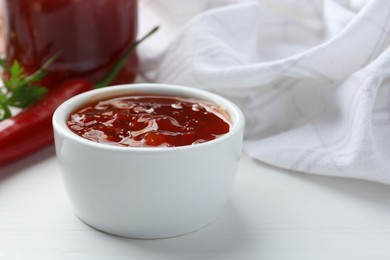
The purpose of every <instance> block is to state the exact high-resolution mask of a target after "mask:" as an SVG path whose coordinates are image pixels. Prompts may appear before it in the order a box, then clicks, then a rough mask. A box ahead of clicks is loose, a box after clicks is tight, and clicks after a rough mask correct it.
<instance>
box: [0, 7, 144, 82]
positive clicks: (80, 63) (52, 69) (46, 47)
mask: <svg viewBox="0 0 390 260" xmlns="http://www.w3.org/2000/svg"><path fill="white" fill-rule="evenodd" d="M5 15H6V26H7V27H6V28H7V39H6V46H7V47H6V57H7V61H8V62H9V63H11V62H13V60H18V61H19V62H20V63H21V65H22V66H23V67H24V68H25V69H26V71H27V72H30V73H31V72H33V71H36V70H37V69H38V68H39V67H40V66H41V65H42V64H43V63H44V62H45V61H47V60H48V59H49V58H51V57H53V56H54V55H55V54H57V53H58V54H59V56H58V58H57V59H56V60H55V61H54V62H53V63H52V64H51V65H50V66H49V68H48V69H47V71H48V75H47V76H46V77H45V78H44V80H43V82H42V84H43V85H44V86H45V87H48V88H53V87H55V86H56V85H58V83H59V82H61V81H64V80H66V79H69V78H74V77H82V78H84V79H86V80H89V81H90V82H92V83H96V82H99V81H100V80H101V79H102V78H103V77H104V75H105V74H106V73H107V72H108V71H109V70H110V69H111V68H112V67H113V65H114V64H115V63H116V61H117V60H118V59H119V57H120V56H121V55H122V54H123V53H124V51H125V50H126V48H127V47H128V46H130V45H131V44H132V43H133V42H134V41H135V39H136V35H137V15H138V11H137V0H5ZM137 67H138V62H137V56H136V54H135V53H134V55H133V56H132V57H131V58H129V61H128V62H127V64H126V66H125V67H124V69H123V70H122V71H121V73H120V74H119V75H118V77H117V78H116V79H115V81H114V82H113V84H121V83H129V82H132V81H133V80H134V78H135V76H136V73H137Z"/></svg>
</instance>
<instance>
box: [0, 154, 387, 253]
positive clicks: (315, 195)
mask: <svg viewBox="0 0 390 260" xmlns="http://www.w3.org/2000/svg"><path fill="white" fill-rule="evenodd" d="M0 176H1V177H0V260H15V259H18V260H19V259H20V260H22V259H23V260H35V259H37V260H46V259H47V260H49V259H50V260H56V259H63V260H65V259H66V260H68V259H72V260H73V259H74V260H103V259H110V260H125V259H126V260H128V259H137V260H151V259H153V260H154V259H155V260H164V259H169V260H172V259H223V260H229V259H243V260H252V259H253V260H259V259H266V260H295V259H296V260H305V259H310V260H323V259H332V260H335V259H340V260H349V259H351V260H360V259H361V260H363V259H364V260H379V259H383V260H389V259H390V186H386V185H382V184H376V183H370V182H365V181H359V180H351V179H341V178H331V177H322V176H313V175H307V174H302V173H294V172H288V171H284V170H280V169H277V168H274V167H271V166H267V165H264V164H262V163H259V162H257V161H253V160H251V159H249V158H248V157H246V156H244V157H243V158H242V161H241V163H240V168H239V173H238V177H237V181H236V184H235V188H234V191H233V194H232V199H231V202H230V203H229V204H228V205H227V207H226V209H225V211H224V212H223V214H222V215H221V216H220V217H219V218H218V219H217V220H216V221H215V222H213V223H212V224H210V225H209V226H207V227H205V228H203V229H201V230H199V231H197V232H194V233H191V234H188V235H184V236H180V237H176V238H169V239H158V240H136V239H127V238H121V237H116V236H112V235H108V234H105V233H102V232H100V231H97V230H95V229H93V228H91V227H89V226H87V225H86V224H84V223H83V222H81V221H80V220H79V219H78V218H77V217H76V216H75V215H74V214H73V212H72V208H71V205H70V203H69V201H68V198H67V195H66V194H65V191H64V188H63V185H62V180H61V176H60V173H59V169H58V166H57V162H56V159H55V155H54V149H53V148H52V147H50V148H47V149H45V150H43V151H41V152H39V153H37V154H34V155H33V156H31V157H29V158H26V159H24V160H22V161H20V162H17V163H14V164H12V165H9V166H6V167H1V168H0Z"/></svg>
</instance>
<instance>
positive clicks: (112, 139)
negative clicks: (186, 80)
mask: <svg viewBox="0 0 390 260" xmlns="http://www.w3.org/2000/svg"><path fill="white" fill-rule="evenodd" d="M67 125H68V127H69V128H70V130H71V131H72V132H74V133H75V134H77V135H79V136H81V137H83V138H86V139H88V140H91V141H94V142H98V143H105V144H111V145H117V146H129V147H176V146H185V145H193V144H198V143H204V142H207V141H210V140H214V139H216V138H218V137H220V136H223V135H224V134H226V133H228V132H229V129H230V125H231V123H230V117H229V115H228V113H227V112H226V111H225V110H223V109H222V108H220V107H219V106H217V105H214V104H211V103H208V102H205V101H202V100H196V99H193V98H185V97H174V96H160V95H134V96H122V97H115V98H111V99H108V100H102V101H99V102H96V103H93V104H89V105H86V106H85V107H83V108H81V109H78V110H77V111H74V112H72V113H71V114H70V116H69V118H68V122H67Z"/></svg>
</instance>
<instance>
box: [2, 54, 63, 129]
mask: <svg viewBox="0 0 390 260" xmlns="http://www.w3.org/2000/svg"><path fill="white" fill-rule="evenodd" d="M57 57H58V54H57V55H54V56H53V57H52V58H50V59H49V60H48V61H46V62H45V63H44V64H43V65H42V66H41V68H39V69H38V70H37V71H35V72H34V73H33V74H30V75H28V74H27V73H26V71H25V69H24V68H23V67H22V66H21V65H20V63H19V62H18V61H17V60H15V61H13V63H12V65H11V66H10V67H9V66H8V65H7V62H6V61H5V60H0V66H1V67H2V68H3V69H4V70H5V71H6V72H7V73H8V74H9V77H8V78H7V79H5V80H4V81H3V83H4V87H3V88H1V89H0V121H2V120H4V119H7V118H9V117H11V116H12V113H11V107H17V108H22V109H24V108H26V107H28V106H30V105H32V104H34V103H35V102H37V101H38V100H40V99H41V98H42V96H43V95H44V94H45V93H46V92H47V89H46V88H44V87H42V86H40V81H41V80H42V78H43V77H44V76H45V75H46V69H47V67H48V66H49V65H50V64H51V63H52V62H53V61H54V60H55V59H56V58H57Z"/></svg>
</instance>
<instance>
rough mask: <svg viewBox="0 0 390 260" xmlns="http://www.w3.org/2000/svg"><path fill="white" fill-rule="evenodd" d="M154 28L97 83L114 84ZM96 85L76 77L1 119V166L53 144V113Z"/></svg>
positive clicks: (103, 84)
mask: <svg viewBox="0 0 390 260" xmlns="http://www.w3.org/2000/svg"><path fill="white" fill-rule="evenodd" d="M157 29H158V27H156V28H154V29H152V30H151V31H150V32H149V33H148V34H147V35H145V36H144V37H142V38H141V39H140V40H138V41H136V42H135V43H134V44H132V46H130V47H129V48H128V50H127V51H126V52H125V54H124V55H123V56H122V57H121V58H120V60H119V61H118V63H117V64H116V65H115V66H114V68H113V70H112V71H111V72H110V73H108V74H107V76H106V77H105V78H104V79H103V80H102V81H101V83H99V84H97V85H96V87H104V86H107V85H109V84H110V83H111V81H112V80H113V79H114V78H115V76H116V75H117V74H118V73H119V71H120V69H121V66H123V65H124V64H125V62H126V60H127V58H128V57H129V56H130V54H131V52H132V51H133V50H134V49H135V47H136V46H137V45H138V44H139V43H141V42H142V41H143V40H145V39H146V38H147V37H149V36H150V35H151V34H153V33H154V32H156V31H157ZM94 88H95V86H94V85H92V84H91V83H90V82H88V81H85V80H84V79H72V80H69V81H66V82H64V83H62V84H60V85H59V86H58V87H57V88H55V89H53V90H52V91H50V92H49V93H47V95H46V96H44V97H43V98H42V99H41V100H39V101H38V102H37V103H35V104H34V105H32V106H30V107H28V108H27V109H25V110H23V111H22V112H20V113H19V114H17V115H16V116H13V117H11V118H8V119H5V120H3V121H1V122H0V165H2V164H6V163H9V162H12V161H15V160H17V159H21V158H22V157H24V156H25V155H27V154H30V153H32V152H34V151H37V150H39V149H40V148H43V147H44V146H47V145H49V144H51V143H53V140H54V135H53V127H52V116H53V114H54V111H55V110H56V109H57V107H58V106H59V105H60V104H62V103H63V102H64V101H66V100H67V99H69V98H71V97H73V96H75V95H77V94H80V93H83V92H86V91H89V90H92V89H94Z"/></svg>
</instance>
